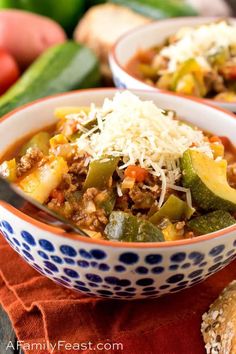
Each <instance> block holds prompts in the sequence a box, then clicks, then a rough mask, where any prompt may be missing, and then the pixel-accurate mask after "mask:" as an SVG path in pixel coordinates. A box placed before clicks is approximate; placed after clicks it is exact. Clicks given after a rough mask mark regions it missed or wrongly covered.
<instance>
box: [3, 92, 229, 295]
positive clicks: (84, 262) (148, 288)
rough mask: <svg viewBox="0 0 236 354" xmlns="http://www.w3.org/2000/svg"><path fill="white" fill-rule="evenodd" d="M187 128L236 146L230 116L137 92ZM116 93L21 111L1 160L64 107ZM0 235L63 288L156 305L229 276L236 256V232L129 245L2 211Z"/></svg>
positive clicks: (9, 127) (12, 118)
mask: <svg viewBox="0 0 236 354" xmlns="http://www.w3.org/2000/svg"><path fill="white" fill-rule="evenodd" d="M134 92H135V93H136V94H138V95H139V96H140V97H141V98H143V99H152V100H153V101H155V102H156V103H157V104H158V105H159V106H160V107H162V108H169V109H176V111H177V112H178V114H179V115H180V116H182V117H183V118H185V119H186V120H188V121H190V122H192V123H194V124H197V125H199V126H201V127H203V128H204V129H206V130H209V131H212V132H213V133H215V134H221V135H226V136H228V137H229V138H230V139H231V140H232V141H233V142H234V143H236V120H235V119H234V118H233V116H232V115H231V114H230V113H227V112H225V111H222V110H219V109H216V108H213V107H211V106H207V105H205V104H203V103H202V102H200V101H196V100H195V101H193V100H190V99H186V98H182V97H178V96H175V95H174V96H173V95H170V94H168V93H152V92H144V91H134ZM114 93H115V90H113V89H100V90H85V91H79V92H72V93H68V94H63V95H59V96H55V97H51V98H47V99H43V100H40V101H37V102H35V103H32V104H30V105H27V106H25V107H23V108H20V109H18V110H16V111H14V112H12V113H10V114H9V115H8V116H6V117H5V119H3V120H2V121H1V123H0V136H1V139H0V155H1V154H2V153H4V151H5V150H6V149H7V148H8V147H10V146H11V145H12V144H13V143H14V142H15V141H17V140H18V139H19V138H22V136H24V135H27V134H29V133H30V132H34V131H37V130H39V129H40V128H43V127H45V126H48V125H50V124H52V123H53V122H54V121H55V118H53V111H54V109H55V108H56V107H59V106H65V105H68V106H75V105H83V106H84V105H88V104H89V103H91V102H95V103H96V104H101V103H102V101H103V99H104V98H105V97H112V96H113V95H114ZM0 231H1V233H2V235H3V236H4V237H5V239H6V240H7V242H9V244H10V245H11V246H12V247H13V248H14V249H15V250H16V252H18V253H19V254H20V255H21V256H22V257H23V258H24V259H25V260H26V261H27V262H28V263H29V264H30V265H31V266H32V267H34V268H35V269H36V270H38V271H39V272H40V273H41V274H43V275H45V276H47V277H49V278H50V279H52V280H54V281H55V282H57V283H58V284H61V285H63V286H66V287H68V288H71V289H74V290H78V291H82V292H85V293H87V294H89V295H91V296H102V297H107V298H114V299H137V298H154V297H158V296H160V295H162V294H166V293H173V292H177V291H180V290H182V289H184V288H187V287H190V286H192V285H194V284H196V283H198V282H200V281H202V280H203V279H205V278H207V277H208V276H210V275H211V274H213V273H215V272H216V271H218V270H220V269H221V268H223V267H224V266H225V265H227V264H228V263H229V262H230V261H232V260H233V259H234V257H235V255H236V226H231V227H229V228H227V229H224V230H222V231H220V232H216V233H213V234H209V235H205V236H201V237H197V238H195V239H192V240H183V241H176V242H166V243H124V242H121V243H119V242H109V241H99V240H93V239H87V238H84V237H82V236H79V235H69V234H65V233H64V232H63V231H62V230H60V229H56V228H53V227H50V226H47V225H45V224H42V223H40V222H38V221H35V220H34V219H32V218H30V217H28V216H26V215H25V214H23V213H22V212H20V211H18V210H16V209H14V208H12V207H11V206H9V205H7V204H5V203H3V202H1V203H0Z"/></svg>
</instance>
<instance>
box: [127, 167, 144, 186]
mask: <svg viewBox="0 0 236 354" xmlns="http://www.w3.org/2000/svg"><path fill="white" fill-rule="evenodd" d="M147 175H148V171H147V170H145V168H142V167H140V166H136V165H130V166H128V167H127V168H126V170H125V177H130V178H134V179H135V181H136V182H143V181H144V180H145V178H146V177H147Z"/></svg>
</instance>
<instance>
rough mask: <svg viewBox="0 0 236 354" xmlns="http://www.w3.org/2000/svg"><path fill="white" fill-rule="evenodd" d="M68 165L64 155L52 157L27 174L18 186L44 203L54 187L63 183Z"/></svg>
mask: <svg viewBox="0 0 236 354" xmlns="http://www.w3.org/2000/svg"><path fill="white" fill-rule="evenodd" d="M67 171H68V166H67V163H66V161H65V160H64V159H63V158H62V157H60V156H59V157H52V158H51V159H50V160H49V161H48V162H46V163H45V164H44V165H42V166H40V167H37V168H36V169H35V170H33V171H32V172H30V173H29V174H28V175H27V176H25V177H24V178H23V179H22V180H21V181H20V182H19V183H18V186H19V187H20V188H21V189H22V190H23V191H24V192H25V193H26V194H27V195H28V196H29V197H31V198H33V199H35V200H37V201H38V202H39V203H44V202H45V201H46V200H47V199H48V197H49V195H50V193H51V192H52V190H53V189H55V188H57V187H58V185H59V184H60V183H61V180H62V176H63V174H64V173H67Z"/></svg>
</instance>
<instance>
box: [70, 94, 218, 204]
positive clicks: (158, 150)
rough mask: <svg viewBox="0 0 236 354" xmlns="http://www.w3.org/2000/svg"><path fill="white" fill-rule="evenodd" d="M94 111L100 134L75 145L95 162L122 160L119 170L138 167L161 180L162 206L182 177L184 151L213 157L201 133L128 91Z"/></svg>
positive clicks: (89, 134) (93, 132)
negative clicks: (113, 157)
mask: <svg viewBox="0 0 236 354" xmlns="http://www.w3.org/2000/svg"><path fill="white" fill-rule="evenodd" d="M94 110H95V112H94V116H95V117H96V118H97V122H98V130H94V128H93V129H92V130H91V131H88V132H86V133H85V134H82V135H81V136H80V137H79V138H78V139H77V140H76V142H75V143H76V145H77V146H78V148H79V149H80V150H84V151H86V152H87V153H89V154H90V155H91V159H93V160H95V159H100V158H101V157H104V156H120V157H121V159H122V161H123V162H122V165H121V166H120V169H124V168H126V167H127V166H129V165H134V164H138V165H140V166H141V167H143V168H146V169H147V170H149V172H150V173H151V174H153V175H155V176H157V177H159V179H160V181H161V184H162V188H161V195H160V199H159V203H158V205H159V206H161V205H162V203H163V201H164V198H165V194H166V189H167V188H168V184H171V185H175V183H176V181H178V180H179V178H180V176H181V171H180V164H179V159H180V158H181V157H182V155H183V153H184V151H186V150H187V149H188V148H189V147H191V146H192V145H194V146H195V147H194V148H195V149H199V150H200V151H202V152H204V153H205V154H207V155H208V156H210V157H212V151H211V149H210V145H209V143H208V142H206V141H205V139H204V135H203V133H202V131H200V130H197V129H194V128H192V127H190V126H188V125H186V124H183V123H182V122H180V121H178V120H175V119H173V117H172V116H168V115H165V114H164V111H163V110H162V109H160V108H158V107H157V106H156V105H155V104H154V103H153V102H152V101H142V100H141V99H140V98H139V97H138V96H136V95H134V94H132V93H131V92H129V91H124V92H122V93H117V94H116V95H115V96H114V98H113V100H110V99H105V101H104V104H103V106H102V108H94ZM183 191H184V189H183ZM186 192H187V191H186ZM119 194H121V193H119ZM188 199H189V198H188Z"/></svg>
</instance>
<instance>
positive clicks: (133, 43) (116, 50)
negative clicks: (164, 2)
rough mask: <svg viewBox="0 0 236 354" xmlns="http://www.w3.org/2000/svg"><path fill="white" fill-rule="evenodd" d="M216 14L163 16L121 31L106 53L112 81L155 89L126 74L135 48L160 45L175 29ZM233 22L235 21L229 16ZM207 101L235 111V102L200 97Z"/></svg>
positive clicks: (129, 85) (156, 89) (211, 20)
mask: <svg viewBox="0 0 236 354" xmlns="http://www.w3.org/2000/svg"><path fill="white" fill-rule="evenodd" d="M217 19H219V18H216V17H183V18H175V19H167V20H162V21H158V22H152V23H150V24H146V25H142V26H140V27H137V28H136V29H134V30H131V31H129V32H127V33H126V34H124V35H123V36H122V37H121V38H120V39H119V40H118V41H117V42H116V44H115V45H114V47H113V49H112V51H111V53H110V56H109V62H110V68H111V71H112V75H113V80H114V83H115V85H116V87H118V88H128V89H144V90H154V91H159V89H158V88H155V87H153V86H151V85H149V84H147V83H145V82H144V81H142V80H139V79H137V78H135V77H134V76H132V75H131V74H129V73H128V72H127V70H126V69H125V67H126V64H127V63H128V62H129V61H130V59H131V58H132V57H133V56H134V55H135V54H136V53H137V51H138V50H139V49H148V48H151V47H153V46H155V45H158V44H162V43H163V42H164V41H165V39H166V38H167V37H169V36H170V35H173V34H175V33H176V31H178V29H180V28H182V27H186V26H192V27H194V26H198V25H201V24H205V23H210V22H213V21H216V20H217ZM229 21H230V22H231V23H234V24H236V20H235V19H233V18H231V19H229ZM204 101H208V102H210V103H211V104H214V105H216V106H219V107H222V108H225V109H228V110H230V111H232V112H236V103H227V102H220V101H215V100H210V99H204Z"/></svg>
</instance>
